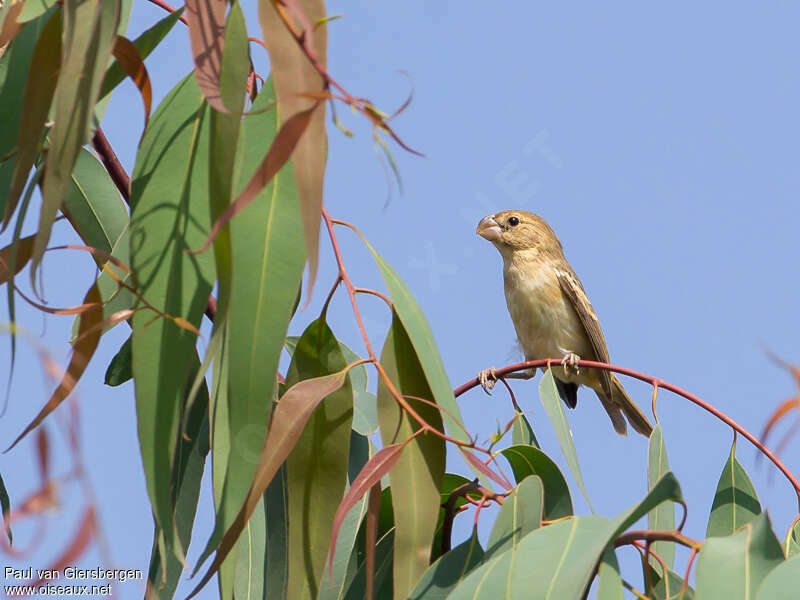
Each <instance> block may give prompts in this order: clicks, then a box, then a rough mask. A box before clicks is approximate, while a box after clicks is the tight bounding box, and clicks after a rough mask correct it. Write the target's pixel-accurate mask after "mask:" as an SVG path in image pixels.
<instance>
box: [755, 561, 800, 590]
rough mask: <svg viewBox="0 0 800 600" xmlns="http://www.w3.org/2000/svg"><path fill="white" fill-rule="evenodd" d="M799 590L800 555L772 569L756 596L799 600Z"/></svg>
mask: <svg viewBox="0 0 800 600" xmlns="http://www.w3.org/2000/svg"><path fill="white" fill-rule="evenodd" d="M797 590H800V556H795V557H793V558H790V559H789V560H787V561H785V562H783V563H782V564H780V565H778V566H777V567H775V568H774V569H773V570H772V571H770V573H769V575H767V577H766V578H765V579H764V581H763V582H762V583H761V585H760V586H759V588H758V593H757V594H756V596H755V597H756V600H797Z"/></svg>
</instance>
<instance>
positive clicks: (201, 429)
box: [126, 338, 209, 600]
mask: <svg viewBox="0 0 800 600" xmlns="http://www.w3.org/2000/svg"><path fill="white" fill-rule="evenodd" d="M126 344H128V346H130V338H128V341H127V342H126ZM199 367H200V359H199V357H198V356H197V355H196V354H195V358H194V361H193V367H192V369H193V370H194V371H197V369H199ZM190 383H191V380H189V381H188V382H187V385H186V387H185V388H184V398H186V399H188V393H189V385H190ZM199 394H200V401H199V402H195V403H194V404H193V405H192V407H191V408H190V409H188V410H189V414H188V415H186V418H185V420H186V429H185V433H186V436H185V437H184V436H181V438H180V441H179V443H178V448H177V450H176V453H175V462H174V464H173V467H172V486H173V487H172V499H173V502H174V519H175V526H176V530H177V534H178V537H179V538H180V540H181V543H182V544H183V546H184V547H188V546H189V542H190V541H191V537H192V527H193V526H194V517H195V513H196V511H197V501H198V498H199V497H200V484H201V481H202V478H203V470H204V468H205V460H206V456H207V455H208V451H209V446H208V437H209V423H208V389H207V388H206V386H205V385H203V386H202V387H201V389H200V390H199ZM184 410H186V406H185V405H184ZM166 548H167V543H166V540H165V538H164V532H163V531H161V530H160V528H159V527H158V524H156V528H155V535H154V539H153V550H152V555H151V557H150V569H149V572H148V576H147V579H148V587H147V590H148V592H147V594H146V597H147V598H148V600H150V599H155V598H164V599H167V598H172V597H173V596H174V594H175V589H176V587H177V586H178V581H179V580H180V577H181V576H182V575H183V565H182V564H181V562H180V561H179V560H178V559H177V558H176V557H175V555H174V554H173V553H171V552H169V551H167V549H166ZM165 565H166V569H165V568H164V566H165Z"/></svg>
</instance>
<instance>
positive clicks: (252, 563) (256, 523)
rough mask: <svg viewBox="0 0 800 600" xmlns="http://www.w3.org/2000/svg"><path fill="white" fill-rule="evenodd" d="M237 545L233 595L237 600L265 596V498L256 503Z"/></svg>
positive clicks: (255, 598) (253, 599)
mask: <svg viewBox="0 0 800 600" xmlns="http://www.w3.org/2000/svg"><path fill="white" fill-rule="evenodd" d="M236 545H237V551H238V556H237V557H236V572H235V578H234V582H233V597H234V598H236V600H257V599H261V598H265V597H266V596H265V594H264V591H265V584H266V581H265V580H264V567H265V564H264V559H265V557H266V550H267V525H266V514H265V512H264V498H263V497H262V498H261V500H260V501H259V503H258V504H257V505H256V509H255V511H253V514H252V516H251V517H250V519H249V520H248V521H247V525H245V528H244V531H243V532H242V536H241V538H239V542H238V543H237V544H236Z"/></svg>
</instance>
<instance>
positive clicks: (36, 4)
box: [17, 0, 56, 23]
mask: <svg viewBox="0 0 800 600" xmlns="http://www.w3.org/2000/svg"><path fill="white" fill-rule="evenodd" d="M55 3H56V0H26V2H25V3H24V5H23V7H22V12H21V13H20V15H19V17H17V20H18V21H19V22H20V23H25V22H27V21H31V20H33V19H35V18H36V17H38V16H40V15H43V14H44V13H45V12H46V11H47V9H49V8H50V7H51V6H53V4H55Z"/></svg>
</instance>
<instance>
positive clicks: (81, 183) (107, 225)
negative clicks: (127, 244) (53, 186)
mask: <svg viewBox="0 0 800 600" xmlns="http://www.w3.org/2000/svg"><path fill="white" fill-rule="evenodd" d="M62 210H63V212H64V214H66V215H67V217H68V218H69V221H70V223H71V224H72V226H73V227H74V228H75V231H76V232H77V234H78V235H79V236H80V237H81V239H82V240H83V242H84V244H86V245H87V246H91V247H92V248H97V249H98V250H102V251H103V252H105V253H107V254H111V252H112V251H113V249H114V244H115V242H116V241H117V240H118V239H119V236H120V235H122V232H123V231H125V229H126V228H127V227H128V221H129V218H128V208H127V206H126V205H125V202H124V201H123V200H122V197H121V196H120V195H119V192H118V191H117V187H116V186H115V185H114V182H113V181H112V180H111V176H110V175H109V174H108V171H106V169H105V167H104V166H103V165H102V164H101V163H100V161H99V160H97V158H95V156H94V154H92V153H91V152H89V151H88V150H86V149H85V148H82V149H81V151H80V152H79V154H78V158H77V160H76V162H75V168H74V169H73V171H72V175H71V176H70V181H69V183H68V185H67V193H66V195H65V196H64V205H63V207H62ZM94 258H95V261H97V262H98V264H99V265H102V264H103V263H105V261H104V260H103V259H102V258H100V257H94Z"/></svg>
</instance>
